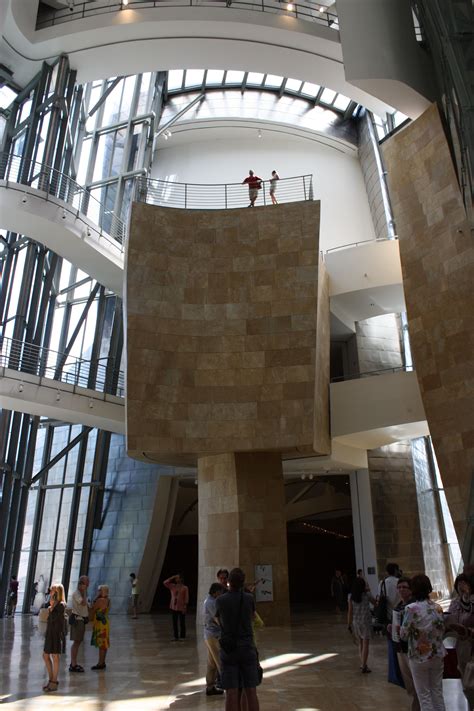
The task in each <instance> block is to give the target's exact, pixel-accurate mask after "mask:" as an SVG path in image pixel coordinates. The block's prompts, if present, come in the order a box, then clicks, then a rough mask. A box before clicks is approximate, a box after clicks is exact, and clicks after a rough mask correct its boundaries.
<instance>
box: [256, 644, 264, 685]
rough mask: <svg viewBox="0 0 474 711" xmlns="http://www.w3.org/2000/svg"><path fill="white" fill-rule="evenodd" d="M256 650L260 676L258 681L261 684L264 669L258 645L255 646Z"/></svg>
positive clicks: (258, 675)
mask: <svg viewBox="0 0 474 711" xmlns="http://www.w3.org/2000/svg"><path fill="white" fill-rule="evenodd" d="M255 651H256V653H257V677H258V683H259V684H261V683H262V679H263V669H262V665H261V664H260V655H259V653H258V649H257V648H256V647H255Z"/></svg>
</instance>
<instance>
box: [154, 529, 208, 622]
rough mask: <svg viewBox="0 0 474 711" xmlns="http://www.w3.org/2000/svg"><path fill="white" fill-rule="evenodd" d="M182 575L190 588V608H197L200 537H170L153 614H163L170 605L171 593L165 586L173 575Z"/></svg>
mask: <svg viewBox="0 0 474 711" xmlns="http://www.w3.org/2000/svg"><path fill="white" fill-rule="evenodd" d="M176 573H182V574H183V575H184V581H185V583H186V585H187V586H188V588H189V606H190V607H191V608H195V607H196V597H197V584H198V537H197V535H193V536H170V537H169V541H168V548H167V549H166V556H165V560H164V562H163V569H162V571H161V576H160V580H159V582H158V586H157V588H156V592H155V597H154V599H153V606H152V608H151V611H152V612H163V611H165V610H167V609H168V607H169V604H170V593H169V591H168V590H167V589H166V588H165V586H164V585H163V580H166V579H167V578H169V577H170V576H171V575H176Z"/></svg>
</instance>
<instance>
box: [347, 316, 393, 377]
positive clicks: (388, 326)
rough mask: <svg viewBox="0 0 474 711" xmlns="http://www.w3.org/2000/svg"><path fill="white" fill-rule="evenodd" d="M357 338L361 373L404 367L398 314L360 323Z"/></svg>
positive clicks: (357, 327)
mask: <svg viewBox="0 0 474 711" xmlns="http://www.w3.org/2000/svg"><path fill="white" fill-rule="evenodd" d="M356 338H357V353H358V358H359V372H360V373H370V372H371V371H374V370H383V369H385V368H396V367H399V366H401V365H403V354H402V348H401V339H400V323H399V316H397V314H384V315H383V316H374V317H373V318H368V319H366V320H365V321H358V322H357V323H356Z"/></svg>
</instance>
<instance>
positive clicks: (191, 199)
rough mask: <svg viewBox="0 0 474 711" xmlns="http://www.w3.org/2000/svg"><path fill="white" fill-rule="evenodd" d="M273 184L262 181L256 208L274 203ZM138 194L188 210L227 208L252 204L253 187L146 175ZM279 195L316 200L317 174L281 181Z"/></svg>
mask: <svg viewBox="0 0 474 711" xmlns="http://www.w3.org/2000/svg"><path fill="white" fill-rule="evenodd" d="M270 187H271V186H270V181H269V180H262V181H261V188H260V189H259V190H258V196H257V199H256V201H255V206H256V207H259V206H262V205H271V204H272V200H271V196H270ZM135 195H136V200H137V201H138V202H146V203H148V204H149V205H159V206H161V207H178V208H185V209H188V210H226V209H229V208H235V207H248V206H249V204H250V201H249V187H248V185H243V184H242V183H209V184H204V183H202V184H196V183H172V182H169V181H166V180H150V179H147V178H145V177H143V178H138V179H137V187H136V194H135ZM275 198H276V200H277V201H278V202H279V203H280V202H282V203H283V202H301V201H303V200H313V176H312V175H299V176H297V177H294V178H283V179H281V180H278V181H277V183H276V190H275Z"/></svg>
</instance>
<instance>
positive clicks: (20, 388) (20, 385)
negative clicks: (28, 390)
mask: <svg viewBox="0 0 474 711" xmlns="http://www.w3.org/2000/svg"><path fill="white" fill-rule="evenodd" d="M18 392H19V393H22V392H23V383H20V384H19V386H18Z"/></svg>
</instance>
